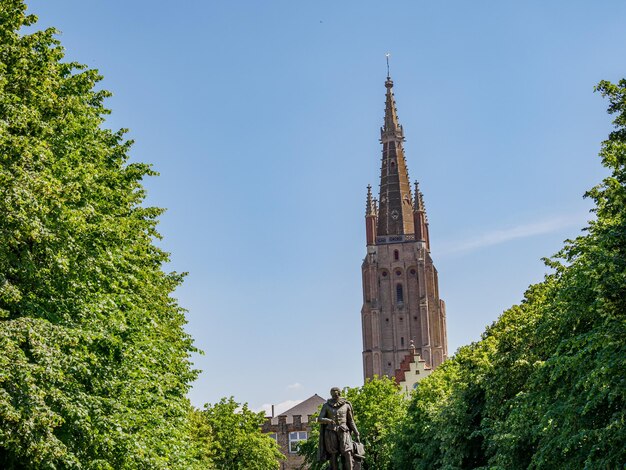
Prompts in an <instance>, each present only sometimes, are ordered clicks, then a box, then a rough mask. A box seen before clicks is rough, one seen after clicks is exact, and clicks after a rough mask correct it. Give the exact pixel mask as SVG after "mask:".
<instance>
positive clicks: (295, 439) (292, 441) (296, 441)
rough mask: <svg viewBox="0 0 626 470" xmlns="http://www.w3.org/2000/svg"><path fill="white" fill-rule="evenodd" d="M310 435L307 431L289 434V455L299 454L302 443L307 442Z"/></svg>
mask: <svg viewBox="0 0 626 470" xmlns="http://www.w3.org/2000/svg"><path fill="white" fill-rule="evenodd" d="M307 439H308V435H307V433H306V431H295V432H290V433H289V453H290V454H297V453H298V447H299V446H300V442H301V441H306V440H307Z"/></svg>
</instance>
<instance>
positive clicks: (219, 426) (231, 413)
mask: <svg viewBox="0 0 626 470" xmlns="http://www.w3.org/2000/svg"><path fill="white" fill-rule="evenodd" d="M197 413H198V414H197V417H198V418H197V419H198V422H199V424H200V425H201V426H204V427H205V429H206V430H207V433H209V434H210V438H209V439H207V447H206V449H207V454H208V457H210V459H211V460H212V461H213V465H214V466H215V468H217V469H219V470H237V469H239V470H269V469H272V468H278V466H279V461H280V460H281V459H282V458H283V455H282V454H281V453H280V451H279V450H278V445H277V444H276V441H275V440H274V439H272V438H271V437H269V436H268V435H266V434H263V433H262V432H261V425H262V424H263V422H264V421H265V417H264V413H263V412H260V413H255V412H253V411H251V410H250V409H249V408H248V405H247V404H243V405H240V404H239V403H237V402H236V401H235V400H234V399H233V397H230V398H228V399H227V398H222V399H221V400H220V401H219V402H218V403H216V404H215V405H210V404H207V405H205V406H204V410H202V411H198V412H197Z"/></svg>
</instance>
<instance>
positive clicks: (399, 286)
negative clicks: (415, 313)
mask: <svg viewBox="0 0 626 470" xmlns="http://www.w3.org/2000/svg"><path fill="white" fill-rule="evenodd" d="M396 302H397V303H401V302H404V291H403V290H402V284H396Z"/></svg>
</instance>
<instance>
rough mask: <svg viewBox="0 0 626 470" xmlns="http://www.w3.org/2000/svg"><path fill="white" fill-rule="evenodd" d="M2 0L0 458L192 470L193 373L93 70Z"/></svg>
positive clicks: (152, 232) (139, 174) (133, 175)
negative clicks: (108, 126) (188, 395)
mask: <svg viewBox="0 0 626 470" xmlns="http://www.w3.org/2000/svg"><path fill="white" fill-rule="evenodd" d="M25 11H26V7H25V5H24V3H23V2H22V1H21V0H4V1H2V2H0V192H1V194H0V349H1V350H2V355H0V467H2V468H8V469H11V468H37V469H45V468H50V469H52V468H93V469H122V468H133V469H134V468H151V469H154V468H191V467H192V466H193V465H194V462H197V460H195V459H196V458H199V457H198V456H197V455H196V446H195V445H194V441H192V440H191V437H190V433H189V427H188V421H187V420H188V414H189V409H190V406H189V403H188V401H187V399H186V398H185V396H186V392H187V390H188V389H189V384H190V382H191V381H192V380H193V378H194V377H195V375H196V373H195V372H194V371H193V370H192V369H191V367H190V363H189V354H190V352H191V351H192V350H193V346H192V342H191V339H190V337H189V336H188V335H187V334H186V333H185V332H184V331H183V328H182V327H183V324H184V323H185V318H184V312H183V310H182V309H181V308H180V307H179V306H178V304H177V302H176V300H175V299H174V298H173V297H172V292H173V291H174V289H175V288H176V286H178V285H179V283H180V282H181V279H182V276H181V275H179V274H177V273H167V272H165V271H164V270H163V265H164V263H165V262H166V261H167V260H168V255H167V253H164V252H163V251H162V250H161V249H159V248H158V247H157V246H156V245H155V243H154V240H155V239H157V238H159V234H158V232H157V231H156V225H157V219H158V216H159V214H161V212H162V210H161V209H158V208H154V207H145V206H144V205H143V201H144V196H145V193H144V189H143V187H142V184H141V180H142V178H144V177H145V176H150V175H154V174H155V173H154V172H153V171H152V170H151V169H150V167H149V166H148V165H146V164H142V163H131V162H129V149H130V147H131V142H130V141H128V140H126V139H125V138H124V134H125V131H124V130H123V129H122V130H119V131H116V132H114V131H111V130H108V129H106V128H104V126H103V124H104V122H105V116H106V114H108V110H107V109H106V108H105V107H104V100H105V98H106V97H107V96H108V95H109V93H108V92H106V91H103V90H100V89H98V87H97V84H98V81H99V80H100V78H101V77H100V76H99V74H98V72H97V71H96V70H90V69H88V68H86V67H85V66H83V65H80V64H77V63H70V62H64V61H63V57H64V51H63V48H62V47H61V45H60V43H59V41H58V40H57V39H56V38H55V34H56V31H55V30H54V29H47V30H45V31H34V32H32V33H31V32H30V31H32V30H33V28H30V29H29V33H24V28H25V27H27V26H31V25H33V24H34V23H35V21H36V18H35V17H34V16H30V15H27V14H26V13H25Z"/></svg>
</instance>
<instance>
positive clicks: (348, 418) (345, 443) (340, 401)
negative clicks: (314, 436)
mask: <svg viewBox="0 0 626 470" xmlns="http://www.w3.org/2000/svg"><path fill="white" fill-rule="evenodd" d="M330 396H331V398H330V400H328V401H327V402H326V403H324V405H323V406H322V410H321V411H320V415H319V418H318V419H317V420H318V421H319V422H320V423H321V426H320V441H319V453H318V460H319V461H320V462H324V461H326V460H330V468H331V469H332V470H338V469H339V467H338V459H339V457H341V458H342V460H343V466H342V468H343V470H353V463H354V461H353V459H352V437H351V436H350V432H353V433H354V438H355V440H356V441H357V442H359V431H357V429H356V425H355V424H354V414H353V411H352V405H351V404H350V402H349V401H348V400H346V399H345V398H343V397H342V396H341V390H340V389H339V387H333V388H331V389H330Z"/></svg>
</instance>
